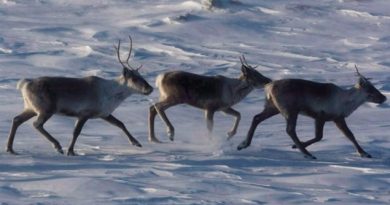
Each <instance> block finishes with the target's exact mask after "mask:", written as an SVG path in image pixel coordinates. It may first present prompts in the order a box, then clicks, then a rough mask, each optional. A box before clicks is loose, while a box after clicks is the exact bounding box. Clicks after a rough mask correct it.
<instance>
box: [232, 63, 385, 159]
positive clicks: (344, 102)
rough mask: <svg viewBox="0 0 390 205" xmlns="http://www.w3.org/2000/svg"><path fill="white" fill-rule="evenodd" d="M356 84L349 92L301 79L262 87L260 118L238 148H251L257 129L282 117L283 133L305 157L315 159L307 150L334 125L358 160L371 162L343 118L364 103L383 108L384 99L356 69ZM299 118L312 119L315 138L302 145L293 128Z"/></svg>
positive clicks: (330, 85) (275, 82)
mask: <svg viewBox="0 0 390 205" xmlns="http://www.w3.org/2000/svg"><path fill="white" fill-rule="evenodd" d="M355 68H356V73H357V76H358V82H357V83H356V84H355V86H354V87H352V88H350V89H343V88H340V87H339V86H337V85H335V84H332V83H318V82H313V81H308V80H303V79H282V80H275V81H272V82H271V83H269V84H267V85H266V86H265V94H266V102H265V104H264V109H263V111H262V112H261V113H260V114H257V115H255V116H254V117H253V120H252V123H251V126H250V129H249V131H248V134H247V136H246V139H245V140H244V141H243V142H242V143H241V144H240V145H239V146H238V147H237V149H238V150H241V149H244V148H246V147H248V146H249V145H250V144H251V141H252V137H253V135H254V132H255V130H256V127H257V126H258V125H259V124H260V123H261V122H263V121H264V120H266V119H268V118H270V117H272V116H274V115H277V114H279V113H280V114H281V115H283V117H284V118H285V119H286V122H287V127H286V132H287V134H288V135H289V136H290V137H291V139H292V140H293V142H294V145H293V148H298V149H299V150H300V151H301V152H302V153H303V154H304V156H305V157H307V158H312V159H316V158H315V157H314V156H313V155H312V154H310V153H309V152H308V151H307V150H306V147H308V146H309V145H311V144H313V143H315V142H318V141H320V140H321V139H322V137H323V128H324V125H325V122H327V121H333V122H334V123H335V124H336V126H337V127H338V129H340V130H341V132H342V133H343V134H344V135H345V136H346V137H347V138H348V139H349V140H350V141H351V142H352V143H353V145H354V146H355V148H356V150H357V152H358V153H359V154H360V156H361V157H367V158H371V155H370V154H368V153H367V152H366V151H364V150H363V149H362V148H361V147H360V145H359V144H358V142H357V141H356V139H355V137H354V135H353V133H352V131H351V130H350V129H349V128H348V126H347V123H346V121H345V118H346V117H348V116H349V115H350V114H351V113H352V112H353V111H355V110H356V109H357V108H358V107H359V106H360V105H362V104H363V103H365V102H372V103H377V104H382V103H383V102H385V101H386V96H384V95H383V94H382V93H380V91H379V90H377V89H376V88H375V87H374V86H373V84H372V83H371V82H370V81H369V79H368V78H366V77H364V76H363V75H362V74H361V73H360V72H359V70H358V68H357V66H356V65H355ZM298 114H303V115H306V116H309V117H311V118H314V120H315V137H314V138H313V139H310V140H308V141H305V142H301V141H300V140H299V139H298V136H297V134H296V131H295V128H296V124H297V118H298Z"/></svg>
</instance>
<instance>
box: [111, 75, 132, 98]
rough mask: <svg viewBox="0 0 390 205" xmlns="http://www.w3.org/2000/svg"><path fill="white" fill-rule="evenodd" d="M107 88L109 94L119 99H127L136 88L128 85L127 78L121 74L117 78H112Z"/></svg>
mask: <svg viewBox="0 0 390 205" xmlns="http://www.w3.org/2000/svg"><path fill="white" fill-rule="evenodd" d="M107 88H108V89H107V91H108V93H107V95H109V96H111V97H112V98H115V99H117V100H119V101H123V100H125V99H126V98H127V97H129V96H130V95H131V94H132V93H134V90H133V89H131V88H129V87H128V86H127V79H125V78H124V77H123V76H120V77H118V78H117V79H115V80H110V81H109V83H108V86H107Z"/></svg>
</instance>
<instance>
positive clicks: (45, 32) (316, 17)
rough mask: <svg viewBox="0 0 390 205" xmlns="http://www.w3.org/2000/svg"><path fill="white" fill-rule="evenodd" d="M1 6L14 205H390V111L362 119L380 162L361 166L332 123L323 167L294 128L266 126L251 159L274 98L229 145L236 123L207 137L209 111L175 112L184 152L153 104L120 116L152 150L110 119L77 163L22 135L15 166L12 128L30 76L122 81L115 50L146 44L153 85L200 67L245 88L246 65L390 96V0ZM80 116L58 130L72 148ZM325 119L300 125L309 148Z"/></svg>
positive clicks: (127, 106)
mask: <svg viewBox="0 0 390 205" xmlns="http://www.w3.org/2000/svg"><path fill="white" fill-rule="evenodd" d="M213 5H214V6H212V5H211V4H210V1H207V0H187V1H185V0H182V1H179V0H153V1H152V0H142V1H141V0H140V1H136V0H116V1H107V0H83V1H80V0H35V1H27V0H0V74H1V75H0V136H1V140H0V147H2V149H1V151H0V202H1V203H0V204H300V205H301V204H314V203H327V204H328V203H329V204H343V205H345V204H389V203H390V150H389V148H390V140H389V136H390V134H389V131H390V117H389V116H390V115H389V114H390V110H389V106H388V104H386V103H385V105H381V106H377V105H374V104H364V105H363V106H361V107H360V108H359V109H358V110H357V111H356V112H354V113H353V114H352V115H351V116H350V117H349V118H348V119H347V122H348V123H349V126H350V128H351V129H352V131H353V132H354V133H355V135H356V137H357V139H358V141H359V142H360V144H361V145H362V147H363V148H365V149H366V151H367V152H369V153H370V154H372V155H373V157H374V158H373V159H365V158H360V157H359V156H358V155H357V154H356V153H355V150H354V148H353V145H352V143H351V142H349V141H348V140H347V139H346V138H345V137H344V136H343V135H342V133H341V132H340V131H338V130H337V128H336V127H335V126H334V125H333V124H332V123H328V124H326V126H325V133H324V134H325V136H324V139H323V140H322V141H321V142H319V143H317V144H315V145H313V146H310V147H309V148H308V150H309V151H311V152H312V154H313V155H315V156H316V157H317V158H318V160H308V159H305V158H303V155H302V154H301V153H300V152H299V151H297V150H293V149H291V145H292V141H291V139H290V138H289V137H288V135H287V134H286V133H285V122H284V119H283V118H282V117H280V116H275V117H273V118H271V119H269V120H268V121H265V122H264V123H262V124H261V125H260V126H259V127H258V129H257V131H256V133H255V137H254V140H253V143H252V145H251V146H250V147H249V148H247V149H245V150H242V151H237V150H236V147H237V145H238V144H239V143H240V142H241V141H242V140H243V139H244V138H245V135H246V132H247V130H248V128H249V124H250V122H251V120H252V117H253V116H254V115H255V114H257V113H259V112H260V111H261V110H262V107H263V104H264V96H263V90H255V91H253V92H252V93H251V94H250V95H249V96H248V97H247V98H245V99H244V100H243V101H242V102H241V103H240V104H238V105H236V106H235V108H236V109H237V110H239V111H240V112H241V114H242V121H241V124H240V126H239V130H238V133H237V135H236V136H235V137H234V138H233V139H232V140H230V141H226V140H225V139H226V132H227V131H228V130H229V128H230V126H231V124H232V123H233V119H232V118H231V117H230V116H224V115H222V114H220V113H218V114H216V116H215V131H214V133H213V134H212V136H208V135H207V131H206V126H205V122H204V120H203V113H202V112H201V111H200V110H197V109H195V108H191V107H189V106H177V107H173V108H171V109H170V110H168V111H167V115H168V117H170V119H171V121H172V123H173V124H174V126H175V127H176V137H175V141H174V142H169V140H168V138H167V137H166V136H165V127H164V124H163V123H162V122H161V120H160V119H158V118H156V119H157V120H156V132H157V134H158V137H159V138H160V139H162V140H163V141H164V142H165V143H163V144H152V143H149V142H148V141H147V135H148V132H147V116H148V110H149V106H150V102H149V100H150V99H152V100H154V101H156V100H157V99H158V92H157V90H155V91H154V92H153V93H152V94H151V95H150V96H147V97H145V96H140V95H133V96H131V97H129V98H128V99H127V100H126V101H125V102H124V103H123V104H122V105H121V106H120V107H119V108H118V109H117V110H116V111H115V113H114V114H115V115H116V116H117V117H118V118H119V119H121V120H123V122H124V123H125V124H126V126H127V127H128V128H129V130H130V132H131V133H132V134H133V135H134V136H135V137H136V138H137V139H138V140H139V141H140V142H141V143H142V144H143V147H142V148H137V147H134V146H131V145H130V144H129V143H128V142H127V140H126V137H125V136H124V134H123V133H122V132H121V131H120V130H119V129H117V128H115V127H112V126H111V125H108V124H107V123H105V122H103V121H101V120H90V121H88V122H87V124H86V126H85V128H84V129H83V132H82V134H81V135H80V137H79V139H78V142H77V144H76V147H75V149H76V152H78V153H79V154H80V156H77V157H67V156H61V155H59V154H57V153H56V151H55V150H54V149H53V148H52V147H51V145H50V143H49V142H48V141H47V140H45V139H43V137H41V136H40V135H39V134H38V132H37V131H35V130H34V129H33V127H32V126H31V122H32V121H29V122H28V123H26V124H24V125H22V126H21V127H20V128H19V130H18V132H17V134H16V139H15V144H14V149H15V151H17V152H19V153H20V155H17V156H14V155H10V154H8V153H6V152H5V149H3V148H4V147H5V144H6V141H7V136H8V131H9V128H10V125H11V121H12V118H13V117H14V116H15V115H16V114H18V113H19V112H20V111H21V110H22V108H23V104H22V98H21V96H20V93H19V91H17V90H16V89H15V87H16V83H17V81H18V79H20V78H25V77H38V76H43V75H48V76H69V77H82V76H87V75H98V76H101V77H105V78H115V77H116V76H117V75H119V73H120V72H121V66H120V65H119V63H118V62H117V60H116V57H115V52H114V49H113V45H114V44H116V43H117V41H118V39H122V40H123V42H127V36H128V35H131V36H132V37H133V40H134V46H133V47H134V52H135V54H134V57H133V61H132V62H133V64H134V65H135V66H138V65H140V64H143V65H144V67H143V68H142V74H143V75H144V76H145V78H146V79H147V80H148V81H149V82H150V83H151V84H154V80H155V78H156V76H157V75H158V74H159V73H162V72H165V71H169V70H186V71H191V72H194V73H198V74H204V75H225V76H229V77H236V76H238V75H239V73H240V69H239V67H240V63H239V59H238V57H239V56H240V55H241V54H245V56H246V58H247V60H248V62H249V63H250V64H253V65H259V66H258V67H257V70H258V71H260V72H261V73H262V74H264V75H266V76H268V77H271V78H272V79H281V78H289V77H297V78H304V79H309V80H315V81H319V82H332V83H335V84H338V85H340V86H343V87H350V86H352V85H353V84H354V83H355V82H356V79H357V77H356V75H355V71H354V65H355V64H357V65H358V67H359V68H360V72H361V73H362V74H364V75H365V76H366V77H369V78H372V82H373V83H374V84H375V86H376V87H377V88H378V89H380V90H381V92H383V93H384V94H385V95H387V97H388V98H389V97H390V73H389V66H390V2H389V1H388V0H376V1H373V0H323V1H313V0H275V1H259V0H220V1H214V4H213ZM74 121H75V119H72V118H67V117H61V116H55V117H53V118H52V119H51V120H49V122H48V123H47V124H46V128H47V130H48V131H49V132H50V133H52V134H53V136H54V137H56V138H57V139H58V140H59V141H60V142H61V144H62V145H63V146H64V148H66V147H67V146H68V144H69V142H70V139H71V134H72V130H73V125H74ZM313 125H314V123H313V121H312V120H311V119H309V118H306V117H300V118H299V122H298V128H297V132H298V135H299V136H300V138H301V139H302V140H306V139H308V138H312V137H313V135H314V128H313Z"/></svg>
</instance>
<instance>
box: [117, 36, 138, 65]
mask: <svg viewBox="0 0 390 205" xmlns="http://www.w3.org/2000/svg"><path fill="white" fill-rule="evenodd" d="M129 40H130V48H129V54H128V55H127V58H126V64H127V66H126V64H124V63H123V61H122V60H121V58H120V52H119V50H120V47H121V40H119V42H118V47H116V46H114V47H115V50H116V53H117V56H118V60H119V63H121V64H122V66H123V67H125V68H129V69H132V70H136V71H138V70H139V69H141V68H142V66H143V65H141V66H139V67H138V68H135V69H134V68H133V67H132V66H131V65H130V63H129V60H130V57H131V51H132V50H133V39H132V38H131V36H129Z"/></svg>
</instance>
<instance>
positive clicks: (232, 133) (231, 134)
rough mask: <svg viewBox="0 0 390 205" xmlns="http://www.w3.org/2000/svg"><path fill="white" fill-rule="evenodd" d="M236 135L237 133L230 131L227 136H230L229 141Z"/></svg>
mask: <svg viewBox="0 0 390 205" xmlns="http://www.w3.org/2000/svg"><path fill="white" fill-rule="evenodd" d="M235 134H236V131H230V132H228V133H227V136H228V138H227V139H228V140H230V139H231V138H232V137H233V136H234V135H235Z"/></svg>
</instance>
